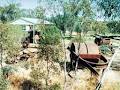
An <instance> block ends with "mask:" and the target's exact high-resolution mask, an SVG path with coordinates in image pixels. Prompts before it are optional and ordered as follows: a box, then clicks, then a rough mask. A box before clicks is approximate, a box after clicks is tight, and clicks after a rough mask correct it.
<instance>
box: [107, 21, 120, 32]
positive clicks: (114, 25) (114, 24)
mask: <svg viewBox="0 0 120 90" xmlns="http://www.w3.org/2000/svg"><path fill="white" fill-rule="evenodd" d="M107 26H108V29H109V31H110V32H111V33H120V22H119V21H111V22H108V23H107Z"/></svg>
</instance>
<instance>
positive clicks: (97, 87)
mask: <svg viewBox="0 0 120 90" xmlns="http://www.w3.org/2000/svg"><path fill="white" fill-rule="evenodd" d="M117 53H118V51H117V50H116V51H115V53H114V55H113V56H112V58H111V60H110V62H109V63H108V66H107V68H106V69H105V71H104V73H103V75H102V78H101V80H100V81H99V82H98V84H97V86H96V89H95V90H100V88H101V86H102V84H103V82H104V80H105V77H106V74H107V72H108V71H109V69H110V66H111V64H112V62H113V60H114V58H115V57H116V55H117Z"/></svg>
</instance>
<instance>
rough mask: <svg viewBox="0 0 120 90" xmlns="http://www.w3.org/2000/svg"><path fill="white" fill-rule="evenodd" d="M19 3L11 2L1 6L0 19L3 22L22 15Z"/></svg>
mask: <svg viewBox="0 0 120 90" xmlns="http://www.w3.org/2000/svg"><path fill="white" fill-rule="evenodd" d="M19 12H20V10H19V8H18V4H9V5H8V6H4V7H0V20H1V21H2V23H6V22H8V21H11V20H14V19H16V18H17V17H19V15H20V13H19Z"/></svg>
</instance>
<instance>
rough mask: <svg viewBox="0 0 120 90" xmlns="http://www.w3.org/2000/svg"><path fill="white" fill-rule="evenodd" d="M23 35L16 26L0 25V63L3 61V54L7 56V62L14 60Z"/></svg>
mask: <svg viewBox="0 0 120 90" xmlns="http://www.w3.org/2000/svg"><path fill="white" fill-rule="evenodd" d="M23 35H24V34H23V32H22V31H21V30H20V27H18V26H11V25H9V24H0V36H1V38H0V45H1V47H0V50H1V62H2V61H3V58H2V57H3V55H4V54H7V57H6V59H7V58H8V60H10V59H12V58H13V59H14V58H15V56H16V55H17V53H18V52H19V50H20V48H21V38H22V37H23ZM18 36H19V37H18ZM4 59H5V58H4ZM1 64H2V63H1Z"/></svg>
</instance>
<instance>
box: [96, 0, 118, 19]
mask: <svg viewBox="0 0 120 90" xmlns="http://www.w3.org/2000/svg"><path fill="white" fill-rule="evenodd" d="M95 1H96V2H97V4H98V6H99V8H100V9H101V11H102V10H103V11H104V16H105V17H106V18H109V19H114V18H116V17H119V12H120V9H119V7H120V1H119V0H100V1H99V0H95Z"/></svg>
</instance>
